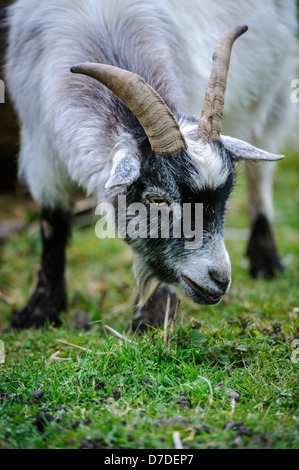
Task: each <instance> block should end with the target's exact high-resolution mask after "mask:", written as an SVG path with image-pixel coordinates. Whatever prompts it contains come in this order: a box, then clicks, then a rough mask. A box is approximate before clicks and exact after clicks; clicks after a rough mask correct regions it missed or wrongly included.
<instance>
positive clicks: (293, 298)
mask: <svg viewBox="0 0 299 470" xmlns="http://www.w3.org/2000/svg"><path fill="white" fill-rule="evenodd" d="M298 169H299V159H298V155H297V156H296V155H289V156H288V158H287V159H286V160H285V161H283V162H280V163H279V166H278V169H277V171H276V178H275V188H276V189H275V206H276V221H275V233H276V238H277V242H278V247H279V251H280V253H281V255H282V260H283V262H284V264H285V267H286V272H285V273H284V274H282V275H279V276H277V277H276V279H274V280H273V281H270V282H269V281H264V280H262V279H258V280H251V279H250V278H249V276H248V269H247V261H246V259H245V257H244V251H245V246H246V240H245V239H243V238H244V237H243V234H244V230H245V229H246V228H247V214H246V191H245V179H244V176H243V174H242V172H241V171H240V174H239V177H238V182H237V185H236V189H235V191H234V195H233V198H232V202H231V205H230V210H229V213H228V217H227V223H226V226H227V227H228V228H235V229H238V230H239V232H238V233H239V234H241V237H240V238H241V239H236V240H230V239H228V240H227V248H228V251H229V253H230V256H231V261H232V273H233V275H232V277H233V282H232V287H231V290H230V293H229V296H226V297H225V299H224V300H223V301H222V302H221V303H220V304H219V305H217V306H215V307H205V306H198V305H195V304H193V303H192V302H190V301H188V300H187V299H186V298H183V299H182V304H181V312H180V316H179V321H178V322H177V324H176V326H175V331H174V334H173V338H172V340H171V341H170V344H169V346H168V347H167V346H165V344H164V340H163V331H158V330H155V331H154V330H152V331H151V332H149V334H148V335H146V336H143V337H133V336H132V335H128V337H129V338H130V339H133V341H137V342H138V345H134V344H133V343H125V344H123V343H119V342H118V340H117V339H116V338H115V337H111V336H110V335H109V334H108V333H107V332H106V330H105V329H104V327H103V324H109V325H110V326H111V327H112V328H114V329H116V330H117V331H119V332H125V331H126V329H127V327H128V325H129V323H130V320H131V310H132V304H133V302H134V298H135V295H136V292H135V287H134V281H133V277H132V274H131V264H132V255H131V253H130V251H129V250H128V248H127V247H126V246H125V245H124V244H122V243H120V242H119V241H117V240H112V241H111V240H98V239H97V238H96V236H95V234H94V227H89V228H85V229H76V230H75V231H74V234H73V240H72V243H71V245H70V247H69V250H68V270H67V281H68V286H69V311H68V313H66V314H63V315H62V320H63V327H61V328H59V329H54V328H52V327H51V326H47V327H46V328H44V329H43V330H42V331H41V330H38V331H37V330H27V331H21V332H18V333H16V332H13V331H9V330H8V329H7V326H8V322H9V317H10V315H11V310H10V308H9V307H8V306H7V305H6V304H4V303H0V310H1V315H0V322H1V323H0V332H1V333H0V338H1V339H2V340H3V341H4V343H5V348H6V361H5V363H4V364H2V365H0V394H1V396H2V398H1V401H2V403H1V404H0V448H79V447H89V446H91V447H92V446H99V447H102V448H132V449H135V448H149V449H153V448H174V441H173V432H174V431H179V433H180V437H181V441H182V444H183V446H184V448H186V449H188V448H189V449H196V448H298V445H299V432H298V423H299V413H298V398H299V394H298V385H299V381H298V364H296V362H295V361H294V360H293V361H292V360H291V357H293V359H295V360H296V357H297V356H298V359H299V354H297V355H296V350H295V349H294V348H292V341H293V340H294V339H295V338H296V337H297V338H299V322H298V313H297V311H296V309H297V308H298V307H299V301H298V277H299V257H298V254H299V246H298V241H299V220H298V205H299V192H298V191H299V190H298ZM39 253H40V241H39V235H38V230H37V227H35V225H34V223H33V224H31V225H30V226H29V228H28V231H27V232H26V233H25V234H22V235H18V236H15V237H14V238H13V239H11V240H10V241H9V242H8V243H7V244H6V245H5V246H4V248H3V250H2V265H1V272H0V285H1V290H2V291H4V292H5V293H6V295H8V296H9V297H11V298H13V299H14V300H15V301H16V303H17V305H18V306H22V305H23V304H24V303H25V301H26V299H27V298H28V295H29V291H30V287H31V284H32V276H33V274H32V273H33V272H34V269H35V267H36V265H37V264H38V263H39ZM81 309H84V310H85V311H86V313H87V314H88V316H89V317H90V318H91V320H92V321H94V322H96V323H94V324H93V326H92V328H91V330H89V331H87V332H78V331H76V330H75V329H74V327H73V323H72V317H73V315H74V313H75V312H76V311H78V310H81ZM169 334H170V332H169V331H168V336H169ZM56 339H61V340H65V341H67V342H69V343H72V344H76V345H79V346H81V347H83V348H88V349H89V350H91V351H89V352H86V351H82V350H79V349H76V348H74V347H73V346H68V345H65V344H62V343H59V342H58V341H57V340H56ZM297 347H298V346H297ZM57 351H60V353H59V354H58V356H59V357H60V358H63V359H66V360H64V361H59V362H58V361H55V357H54V360H53V358H52V360H51V356H53V354H55V353H56V352H57ZM99 353H100V354H99ZM292 353H295V354H293V356H292ZM100 382H104V386H103V384H102V386H103V388H101V384H99V383H100ZM210 387H211V388H212V392H213V393H212V394H211V390H210ZM115 389H117V390H118V391H119V392H120V396H119V397H118V395H119V394H118V393H117V391H115ZM228 389H232V390H233V391H235V392H237V393H238V395H239V400H238V401H232V399H231V397H230V396H229V394H228V393H227V390H228ZM36 390H41V391H42V392H43V395H42V396H41V397H39V398H34V397H32V396H30V395H31V393H32V392H34V391H36ZM59 407H60V408H59ZM61 407H62V408H61ZM241 423H242V424H241Z"/></svg>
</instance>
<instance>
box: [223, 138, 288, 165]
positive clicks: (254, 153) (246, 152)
mask: <svg viewBox="0 0 299 470" xmlns="http://www.w3.org/2000/svg"><path fill="white" fill-rule="evenodd" d="M220 142H222V144H223V145H224V147H225V149H226V150H227V151H228V152H229V153H230V155H231V157H232V159H233V160H254V161H265V162H275V161H277V160H283V159H284V158H285V157H284V155H273V154H272V153H268V152H266V151H265V150H261V149H259V148H257V147H254V146H253V145H250V144H248V143H247V142H244V141H243V140H239V139H235V138H233V137H227V136H224V135H222V136H221V138H220Z"/></svg>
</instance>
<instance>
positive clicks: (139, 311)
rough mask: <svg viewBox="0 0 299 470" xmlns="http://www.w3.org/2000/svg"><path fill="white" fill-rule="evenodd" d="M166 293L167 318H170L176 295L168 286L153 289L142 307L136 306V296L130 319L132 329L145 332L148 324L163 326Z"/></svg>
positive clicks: (174, 307)
mask: <svg viewBox="0 0 299 470" xmlns="http://www.w3.org/2000/svg"><path fill="white" fill-rule="evenodd" d="M168 294H169V295H170V309H169V318H171V317H173V315H174V313H175V309H176V303H177V296H176V293H175V291H174V289H172V288H171V287H170V286H165V287H162V288H161V289H158V290H157V291H155V292H154V293H153V294H152V295H151V297H150V298H149V299H148V300H147V302H146V303H145V304H144V305H143V306H142V307H138V305H137V302H138V300H139V299H138V298H137V301H136V305H135V308H134V317H133V321H132V330H133V331H138V333H145V332H147V331H148V329H149V328H148V327H149V326H154V327H155V328H160V327H161V326H162V327H163V323H164V318H165V313H166V306H167V298H168Z"/></svg>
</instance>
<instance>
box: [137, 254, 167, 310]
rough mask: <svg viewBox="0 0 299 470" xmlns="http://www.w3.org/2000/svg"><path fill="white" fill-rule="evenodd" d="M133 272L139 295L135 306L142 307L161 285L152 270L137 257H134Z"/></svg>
mask: <svg viewBox="0 0 299 470" xmlns="http://www.w3.org/2000/svg"><path fill="white" fill-rule="evenodd" d="M133 272H134V276H135V279H136V283H137V287H138V293H139V301H138V305H137V306H138V307H142V306H143V305H144V304H145V303H146V302H147V300H148V299H149V297H150V296H151V295H152V294H153V293H154V292H155V291H156V290H157V289H158V287H159V286H160V285H161V281H159V280H158V279H157V278H156V277H155V275H154V273H153V271H152V269H151V268H150V267H149V266H148V265H147V264H145V263H144V261H143V260H142V258H141V257H140V256H138V255H135V260H134V264H133Z"/></svg>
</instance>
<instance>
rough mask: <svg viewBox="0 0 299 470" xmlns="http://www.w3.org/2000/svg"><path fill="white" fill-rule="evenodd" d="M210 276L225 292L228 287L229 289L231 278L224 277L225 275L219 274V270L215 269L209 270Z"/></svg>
mask: <svg viewBox="0 0 299 470" xmlns="http://www.w3.org/2000/svg"><path fill="white" fill-rule="evenodd" d="M209 276H210V278H211V279H212V281H214V282H215V284H217V286H218V287H219V288H220V289H221V290H222V291H223V292H225V291H226V289H227V288H228V286H229V283H230V279H228V278H227V277H224V276H223V275H221V274H219V273H218V272H217V271H214V270H210V271H209Z"/></svg>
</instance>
